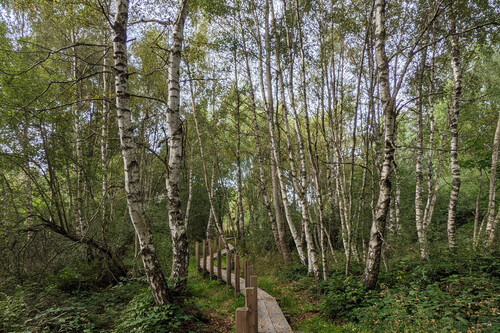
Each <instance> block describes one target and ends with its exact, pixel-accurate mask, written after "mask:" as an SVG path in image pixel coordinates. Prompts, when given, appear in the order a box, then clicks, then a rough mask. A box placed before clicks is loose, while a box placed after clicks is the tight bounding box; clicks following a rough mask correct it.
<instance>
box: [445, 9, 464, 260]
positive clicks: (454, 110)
mask: <svg viewBox="0 0 500 333" xmlns="http://www.w3.org/2000/svg"><path fill="white" fill-rule="evenodd" d="M452 15H454V14H452ZM450 21H451V22H450V23H451V29H450V33H451V35H450V44H451V47H452V57H453V58H452V69H453V78H454V84H453V93H452V97H451V105H450V110H449V112H450V139H451V141H450V169H451V174H452V181H451V192H450V201H449V204H448V219H447V234H448V246H449V248H450V249H451V250H454V249H456V247H457V243H456V239H455V219H456V214H457V203H458V194H459V191H460V182H461V181H460V168H459V166H458V115H459V112H460V96H461V94H462V65H461V63H460V45H459V42H458V36H457V34H456V30H457V29H456V22H455V18H454V17H452V18H451V19H450Z"/></svg>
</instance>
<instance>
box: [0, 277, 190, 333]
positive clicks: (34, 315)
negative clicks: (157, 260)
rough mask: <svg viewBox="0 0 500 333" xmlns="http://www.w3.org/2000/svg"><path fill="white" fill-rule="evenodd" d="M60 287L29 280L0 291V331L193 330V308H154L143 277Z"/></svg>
mask: <svg viewBox="0 0 500 333" xmlns="http://www.w3.org/2000/svg"><path fill="white" fill-rule="evenodd" d="M62 274H65V275H68V274H69V273H68V272H67V271H65V272H63V273H62ZM60 287H61V286H60V285H54V284H49V285H42V284H41V283H38V284H35V283H32V284H29V285H24V286H17V287H15V289H14V290H11V291H6V290H4V292H1V293H0V323H1V324H0V325H1V326H0V332H33V333H35V332H36V333H39V332H40V333H41V332H116V333H121V332H132V331H134V332H190V331H191V332H197V330H196V327H195V326H193V320H192V319H193V318H194V315H193V314H192V313H191V312H194V311H193V310H192V309H191V308H190V307H186V306H180V305H177V304H170V305H167V306H155V305H154V301H153V297H152V295H151V291H150V290H149V288H148V286H147V283H146V281H145V279H144V278H130V279H124V280H122V281H121V282H119V283H117V284H115V285H113V286H109V287H106V288H95V289H89V290H72V291H68V290H67V289H66V287H67V285H65V290H62V289H60Z"/></svg>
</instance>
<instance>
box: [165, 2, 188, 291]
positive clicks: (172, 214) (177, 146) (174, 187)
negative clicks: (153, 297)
mask: <svg viewBox="0 0 500 333" xmlns="http://www.w3.org/2000/svg"><path fill="white" fill-rule="evenodd" d="M187 14H188V3H187V0H179V8H178V10H177V15H176V17H175V20H174V26H173V28H172V46H171V48H170V53H169V57H168V105H167V130H168V135H169V140H168V145H169V151H168V177H167V179H166V184H165V185H166V189H167V202H168V205H167V206H168V224H169V226H170V235H171V237H172V259H173V260H172V272H171V274H170V275H171V278H172V279H173V280H174V283H175V284H176V285H178V287H179V288H180V289H183V288H184V286H185V283H186V279H185V278H186V277H187V274H188V266H189V251H188V242H187V230H186V227H185V226H184V220H183V218H182V213H181V198H180V194H179V184H180V177H181V170H182V155H183V146H182V140H183V135H184V130H183V126H182V121H181V117H180V110H179V102H180V96H179V95H180V85H179V69H180V62H181V52H182V41H183V39H184V23H185V21H186V17H187Z"/></svg>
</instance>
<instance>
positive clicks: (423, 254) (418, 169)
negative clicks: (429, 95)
mask: <svg viewBox="0 0 500 333" xmlns="http://www.w3.org/2000/svg"><path fill="white" fill-rule="evenodd" d="M427 40H428V38H427ZM426 55H427V49H424V51H423V53H422V58H421V60H420V65H419V68H418V70H417V75H416V78H415V81H416V82H415V83H416V85H417V110H416V113H417V115H416V116H417V117H416V118H417V149H416V158H415V175H416V182H415V224H416V228H417V236H418V243H419V245H420V259H421V260H422V261H427V260H429V252H428V250H427V235H426V229H425V224H424V208H423V198H422V197H423V185H422V184H423V181H424V173H423V167H422V164H423V163H422V159H423V156H424V149H423V143H424V127H423V96H422V85H423V76H424V69H425V61H426Z"/></svg>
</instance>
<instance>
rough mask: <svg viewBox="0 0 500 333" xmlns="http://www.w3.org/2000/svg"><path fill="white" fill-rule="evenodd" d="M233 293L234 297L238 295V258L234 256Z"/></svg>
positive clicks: (236, 255)
mask: <svg viewBox="0 0 500 333" xmlns="http://www.w3.org/2000/svg"><path fill="white" fill-rule="evenodd" d="M234 291H235V292H236V295H238V294H239V293H240V256H239V255H238V254H235V255H234Z"/></svg>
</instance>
